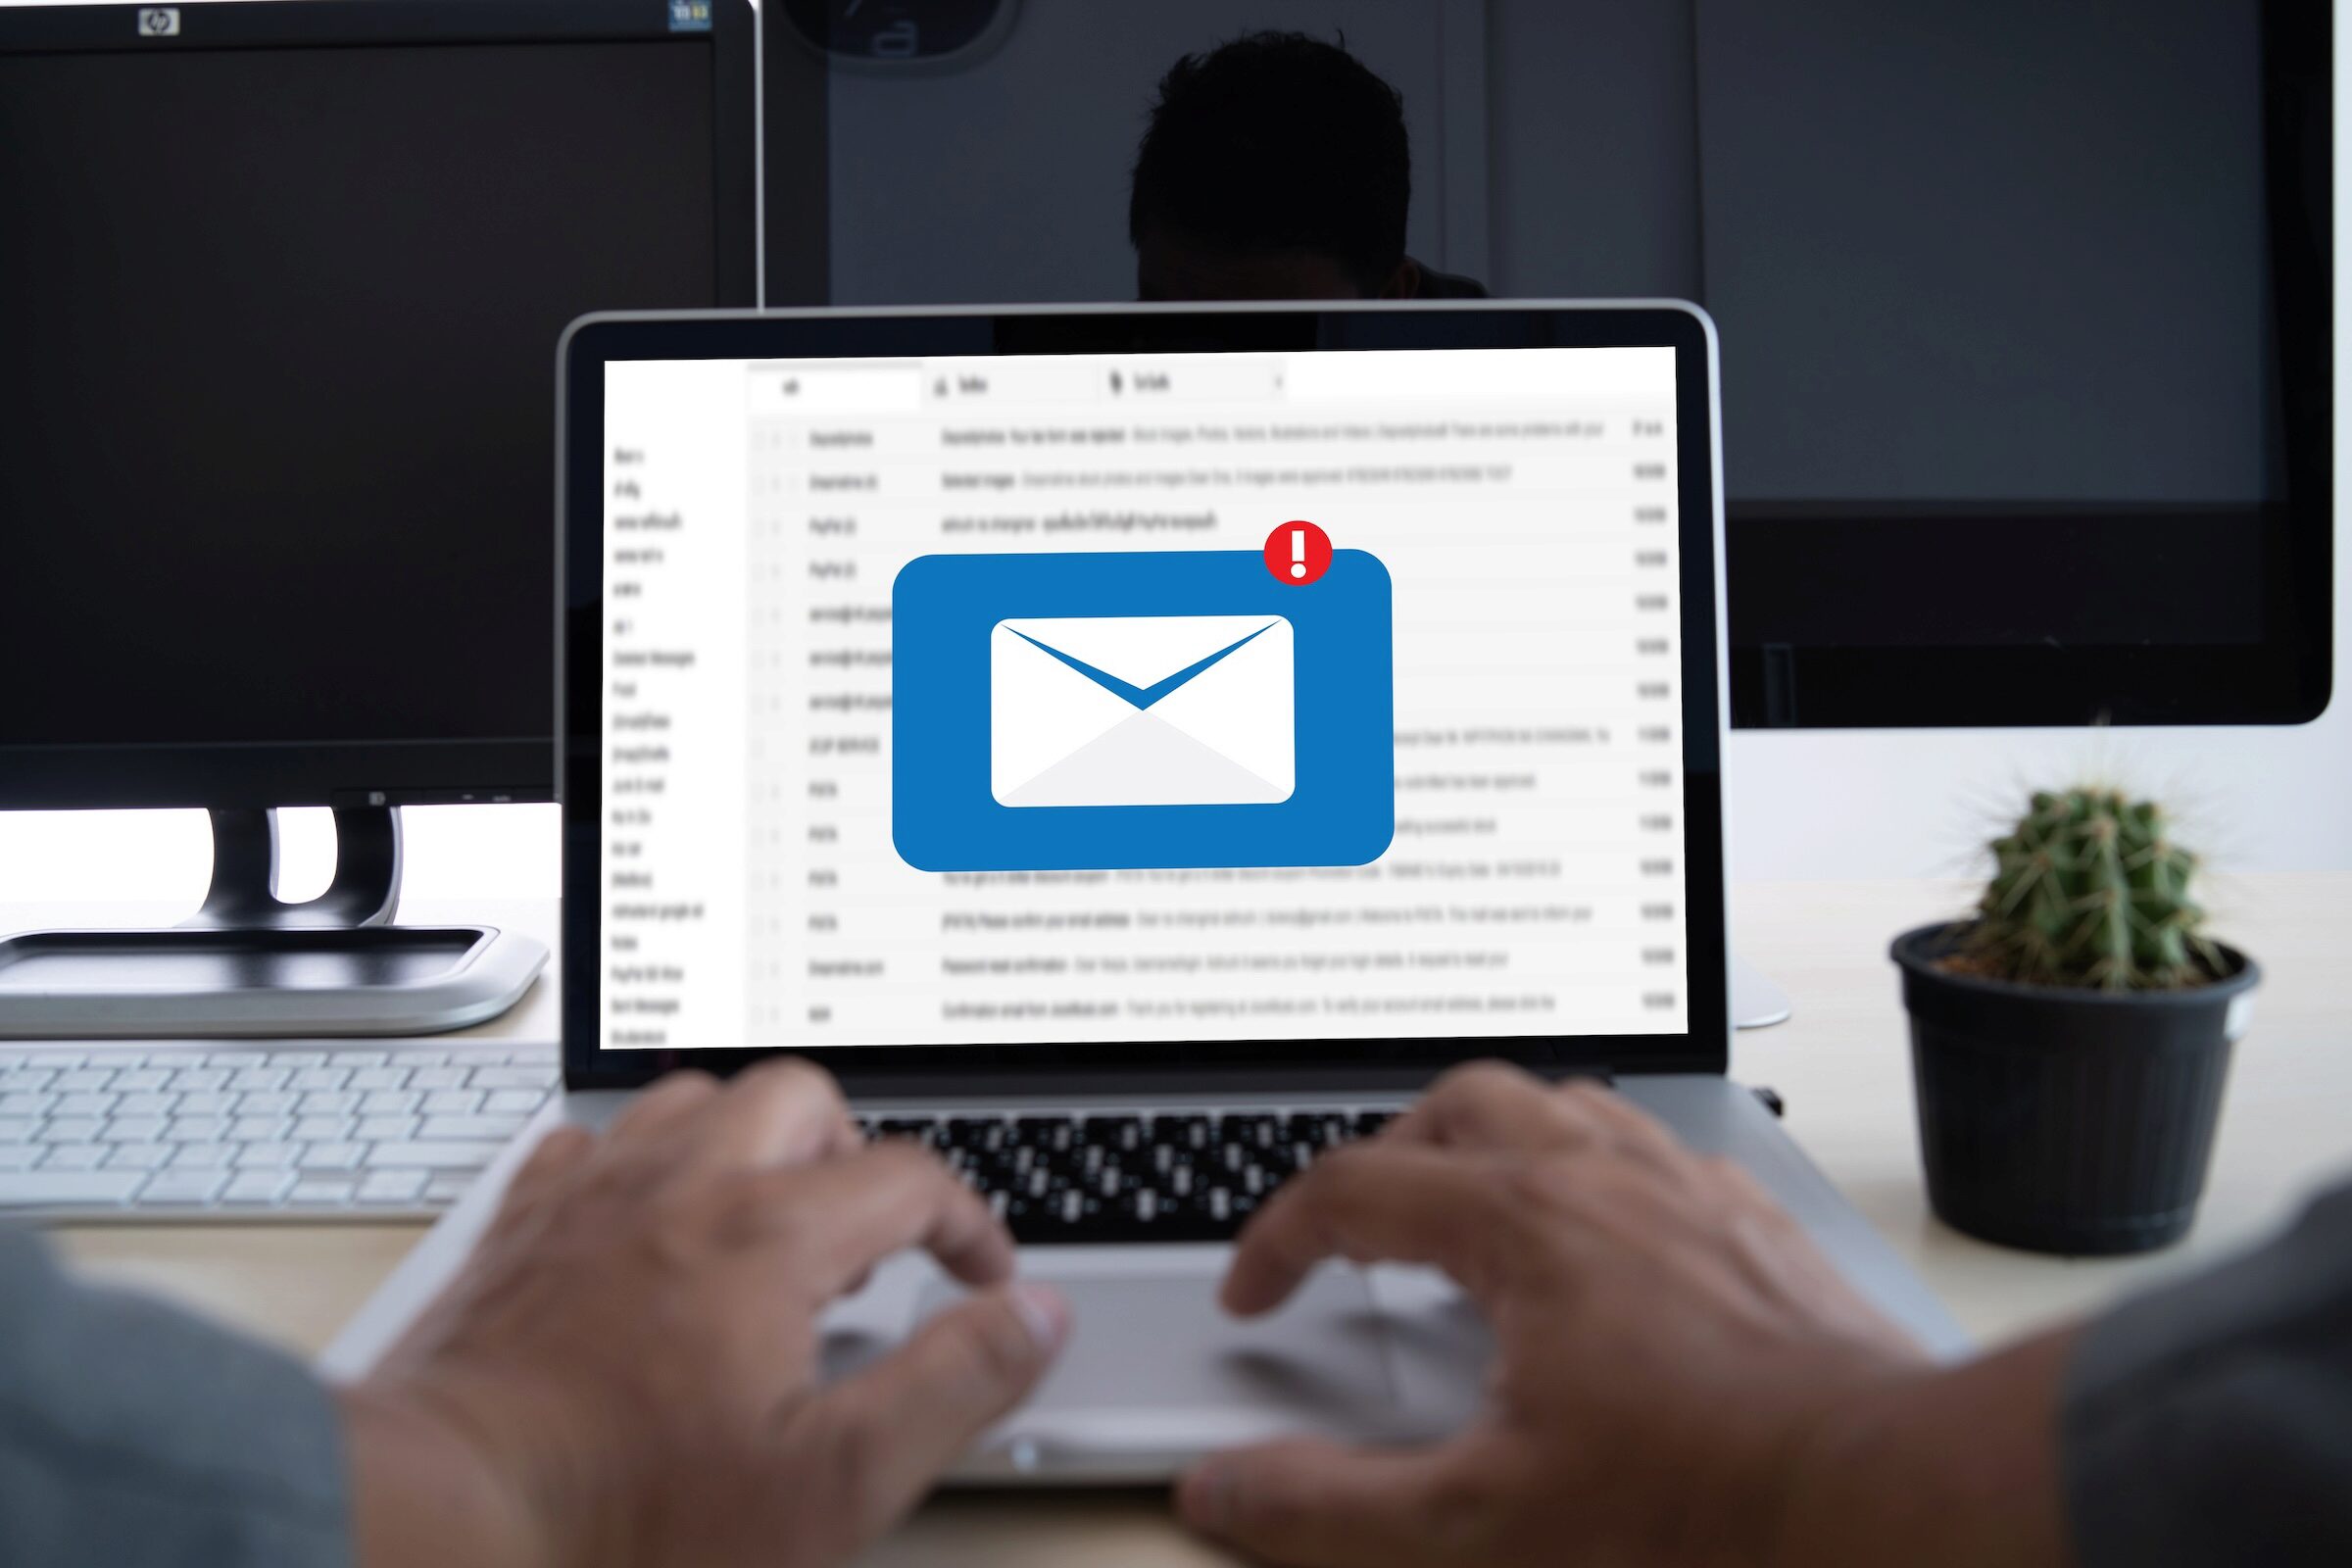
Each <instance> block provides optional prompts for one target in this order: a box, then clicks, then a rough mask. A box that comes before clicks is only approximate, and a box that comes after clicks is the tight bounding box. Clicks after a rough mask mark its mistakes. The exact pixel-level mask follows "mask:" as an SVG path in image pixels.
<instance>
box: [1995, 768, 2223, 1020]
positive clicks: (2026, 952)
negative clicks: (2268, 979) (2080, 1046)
mask: <svg viewBox="0 0 2352 1568" xmlns="http://www.w3.org/2000/svg"><path fill="white" fill-rule="evenodd" d="M1992 854H1993V862H1994V864H1993V874H1992V880H1991V881H1990V882H1989V883H1987V884H1986V885H1985V897H1984V898H1983V899H1982V900H1980V901H1979V902H1978V905H1977V916H1976V920H1975V922H1974V923H1973V924H1972V925H1970V926H1969V927H1968V928H1967V932H1966V935H1965V936H1964V937H1963V939H1962V942H1961V946H1960V950H1959V951H1960V954H1961V956H1963V958H1964V960H1965V961H1967V962H1968V963H1969V965H1970V966H1971V967H1973V968H1975V969H1977V970H1978V971H1979V972H1981V973H1984V974H1986V975H1989V976H1992V977H1994V978H1998V979H2003V980H2016V981H2023V982H2026V983H2028V984H2032V985H2049V986H2085V987H2091V988H2095V989H2097V990H2102V991H2172V990H2179V989H2180V988H2181V987H2184V986H2193V985H2198V984H2201V983H2203V982H2204V981H2205V980H2206V979H2208V978H2209V977H2211V976H2212V975H2214V974H2216V973H2218V972H2219V971H2220V967H2221V957H2220V954H2219V952H2218V950H2217V949H2216V948H2215V947H2214V945H2213V943H2212V942H2211V941H2209V940H2207V939H2206V938H2205V937H2204V936H2203V935H2201V934H2200V931H2199V928H2200V927H2201V926H2202V925H2203V923H2204V920H2205V911H2204V910H2203V909H2201V908H2199V907H2197V906H2196V905H2195V904H2193V903H2192V902H2190V900H2189V897H2188V884H2189V879H2190V878H2191V877H2192V876H2193V875H2194V874H2195V872H2196V867H2197V858H2196V857H2195V856H2193V855H2191V854H2189V853H2188V851H2186V850H2184V849H2181V848H2180V846H2179V845H2177V844H2175V843H2173V842H2172V841H2171V840H2170V839H2169V838H2167V837H2166V836H2165V819H2164V812H2163V810H2162V809H2160V808H2159V807H2158V806H2157V805H2156V804H2155V803H2154V802H2152V801H2140V802H2137V803H2133V802H2131V801H2128V800H2126V799H2125V797H2124V795H2123V794H2122V792H2120V791H2117V790H2110V789H2088V788H2079V789H2071V790H2068V791H2066V792H2065V793H2064V794H2049V793H2043V792H2037V793H2036V794H2035V795H2034V802H2033V809H2031V810H2029V811H2027V812H2026V814H2025V815H2024V816H2023V817H2021V818H2019V819H2018V823H2017V825H2016V826H2015V827H2014V828H2011V829H2010V830H2009V831H2008V832H2007V833H2006V834H2004V835H2002V836H2001V837H2000V838H1997V839H1995V840H1993V841H1992Z"/></svg>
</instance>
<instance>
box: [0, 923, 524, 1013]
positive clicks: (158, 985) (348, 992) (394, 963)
mask: <svg viewBox="0 0 2352 1568" xmlns="http://www.w3.org/2000/svg"><path fill="white" fill-rule="evenodd" d="M546 966H547V948H546V946H545V945H544V944H542V943H540V942H539V941H537V940H536V939H534V938H531V937H526V936H524V935H522V934H521V933H519V932H515V931H502V930H500V929H498V928H497V927H495V926H486V925H460V926H349V927H342V928H331V927H317V926H309V927H305V926H293V927H287V926H257V927H251V928H247V929H236V928H232V927H215V928H210V929H199V928H192V927H186V926H180V927H172V928H167V929H164V930H155V931H27V932H24V933H21V934H20V935H17V936H13V937H7V938H0V1040H124V1039H206V1040H211V1039H221V1038H236V1039H284V1038H287V1037H289V1036H300V1037H305V1038H309V1037H314V1036H316V1037H328V1038H331V1037H336V1036H351V1035H422V1034H437V1033H439V1032H441V1031H442V1030H445V1029H463V1028H465V1027H466V1026H467V1025H468V1024H476V1023H480V1022H482V1021H483V1020H485V1019H488V1018H495V1017H497V1016H498V1015H499V1014H500V1013H502V1012H504V1011H506V1010H507V1009H508V1008H509V1007H511V1006H513V1005H515V1003H516V1002H518V1001H520V1000H521V998H522V994H523V993H524V992H525V991H528V990H529V989H530V986H531V982H532V980H534V979H535V978H537V976H538V974H539V971H540V970H541V969H543V968H545V967H546Z"/></svg>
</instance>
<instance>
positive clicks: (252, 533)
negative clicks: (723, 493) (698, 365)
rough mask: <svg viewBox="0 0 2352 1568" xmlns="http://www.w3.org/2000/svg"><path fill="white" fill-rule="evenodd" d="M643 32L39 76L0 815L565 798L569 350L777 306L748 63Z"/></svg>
mask: <svg viewBox="0 0 2352 1568" xmlns="http://www.w3.org/2000/svg"><path fill="white" fill-rule="evenodd" d="M341 9H342V8H341V7H332V6H303V7H284V8H280V7H242V6H240V7H204V8H195V7H191V8H189V9H188V10H187V11H186V12H185V13H184V15H185V16H186V18H187V21H188V31H189V32H190V33H191V34H194V33H197V32H198V31H199V30H200V26H201V25H204V24H205V23H207V22H208V20H209V19H208V15H207V14H208V13H226V12H250V11H254V10H270V11H281V10H282V11H284V12H289V13H291V12H295V11H310V12H314V13H318V12H327V11H336V10H341ZM354 9H355V10H364V11H367V12H373V13H375V14H376V15H377V17H378V19H379V20H380V19H381V17H382V16H383V15H384V14H386V13H392V14H395V15H396V16H397V15H398V14H400V13H406V14H407V15H406V17H405V18H404V19H402V20H407V21H410V22H412V23H413V22H414V21H415V20H416V19H417V17H419V16H425V17H429V16H430V14H431V12H432V9H433V8H430V7H382V6H377V7H368V8H354ZM506 9H507V11H508V12H509V13H510V14H511V13H513V12H514V10H515V8H514V7H511V6H510V7H508V8H506ZM562 9H563V8H548V9H547V10H546V11H545V12H544V13H543V15H544V16H545V17H546V18H550V19H552V18H553V17H555V16H557V15H560V13H561V11H562ZM613 9H614V8H613V7H610V6H607V7H604V8H603V11H604V13H605V17H606V20H608V21H610V20H611V17H612V14H613ZM630 10H631V12H632V14H637V13H641V14H642V15H643V17H645V18H648V19H652V20H653V22H654V27H653V29H652V30H651V31H650V33H649V35H646V36H640V37H634V38H629V37H599V36H585V37H564V36H533V37H515V36H508V37H494V38H489V39H465V40H462V41H461V40H449V41H403V40H401V39H399V38H397V37H394V38H389V39H387V38H384V37H381V36H368V37H360V38H337V39H334V40H331V41H326V42H321V43H318V44H314V45H305V44H302V43H294V44H291V45H289V44H287V43H285V42H284V41H283V40H280V41H279V43H278V46H274V47H188V48H171V47H159V48H156V49H154V50H152V51H149V50H142V49H135V48H134V49H129V50H124V49H120V48H117V49H113V50H91V51H80V52H76V51H72V50H60V51H48V52H15V53H12V52H0V212H6V213H9V214H13V215H16V217H15V220H14V221H10V222H9V224H8V231H9V232H8V237H7V240H6V242H5V243H0V366H5V367H6V371H5V373H0V519H4V522H0V526H4V527H5V532H6V538H7V543H6V546H5V549H6V555H7V569H6V570H5V571H0V669H4V670H7V671H9V672H10V673H9V676H8V680H7V682H6V692H5V695H4V696H0V804H18V805H32V804H52V805H73V804H98V803H99V802H100V801H105V802H108V803H110V804H134V803H143V804H184V805H225V804H281V803H283V804H299V803H303V802H306V801H308V802H325V801H328V800H333V799H343V798H346V797H349V796H350V795H351V794H353V792H362V791H370V790H375V789H387V790H388V791H389V798H391V799H394V800H399V799H403V798H406V799H412V800H414V799H436V798H451V797H453V796H455V795H457V794H458V793H460V792H466V793H472V792H475V791H480V792H483V793H497V794H502V795H508V796H519V797H533V796H535V797H538V798H546V797H547V796H548V795H549V793H550V791H551V788H552V782H553V781H552V776H551V775H552V762H551V760H550V757H549V754H548V752H547V748H548V746H549V745H550V740H549V737H550V736H551V734H552V729H553V704H554V697H553V693H554V689H555V686H554V667H553V641H554V636H553V625H554V615H553V608H552V601H553V583H554V575H555V573H554V555H555V544H554V541H555V530H554V524H553V488H554V487H553V454H554V451H555V415H554V408H555V375H554V368H555V363H556V346H557V340H558V338H559V337H560V336H561V334H562V332H563V329H564V326H565V324H566V323H568V322H569V321H570V320H571V319H573V318H575V317H577V316H579V315H581V314H583V313H585V312H587V311H590V310H596V309H607V308H621V307H693V306H711V305H714V304H729V303H751V300H750V298H749V294H750V289H751V286H752V285H751V282H750V278H751V272H752V266H753V261H752V256H751V253H750V252H751V247H750V244H749V235H748V227H749V222H748V220H749V217H750V213H749V207H750V200H749V182H748V179H747V180H746V181H745V198H744V201H743V204H742V205H743V207H744V208H745V211H744V212H743V213H742V214H741V215H726V218H725V219H722V212H721V208H722V206H723V205H724V204H725V203H727V202H729V201H730V200H731V199H732V196H731V193H730V192H729V191H727V190H726V189H724V188H723V187H722V182H721V180H720V179H719V178H718V177H716V176H715V174H714V159H715V157H716V154H715V151H714V150H715V148H716V146H717V144H718V142H719V139H720V134H721V130H722V126H721V124H720V123H719V122H720V105H719V102H718V99H719V93H718V91H717V82H718V73H716V72H714V70H713V62H712V54H713V49H712V39H711V34H710V33H709V32H702V33H699V34H697V33H691V32H686V33H679V34H676V35H674V36H670V35H665V34H664V33H663V32H662V30H660V29H661V28H662V21H661V19H662V15H663V13H662V8H661V7H659V6H640V7H633V8H630ZM114 14H115V15H117V16H121V17H123V19H124V22H125V25H124V30H125V31H127V12H126V11H121V12H116V13H114ZM590 15H591V16H593V13H590ZM412 30H413V29H412ZM204 41H205V40H203V39H200V38H191V39H190V42H191V43H197V44H201V43H202V42H204ZM745 69H746V74H747V75H748V72H749V68H748V65H747V66H746V68H745ZM743 121H744V123H743V124H742V126H741V127H740V132H739V133H740V134H741V135H742V136H743V137H744V138H746V139H747V140H748V137H749V133H750V126H749V115H748V113H746V114H745V115H744V117H743ZM748 156H749V155H748V152H747V153H746V154H745V158H746V159H747V161H748ZM737 216H740V218H741V219H742V220H743V222H742V224H741V227H740V229H739V232H740V233H741V237H742V239H743V241H744V243H743V244H742V246H741V249H742V251H743V254H742V255H741V256H740V257H739V258H738V257H734V256H731V255H729V254H727V253H726V250H725V248H724V247H723V245H722V230H723V229H725V228H726V227H728V226H729V222H728V221H729V220H732V219H733V218H735V217H737ZM182 748H187V749H193V750H189V751H182V750H180V749H182ZM198 753H201V754H203V755H202V756H199V755H198ZM63 757H70V758H71V760H72V762H73V766H72V768H71V769H69V771H71V772H72V773H73V774H75V775H76V777H75V778H73V780H70V781H68V780H63V779H61V778H60V777H59V775H58V773H57V768H58V766H59V765H60V764H59V759H60V758H63ZM237 758H243V759H245V761H244V763H243V764H242V765H233V764H234V760H235V759H237ZM158 759H163V760H164V761H162V763H161V765H160V766H159V765H158V761H157V760H158ZM223 759H228V760H229V765H224V763H223ZM12 775H13V776H14V777H16V779H17V780H18V784H17V785H15V786H13V787H12V785H11V784H10V783H9V782H7V780H8V778H9V777H10V776H12ZM44 779H49V780H55V781H56V782H52V783H50V784H48V785H47V786H44V785H43V784H42V783H41V782H39V781H41V780H44ZM110 780H111V782H110ZM69 784H70V785H71V790H70V794H71V798H53V799H49V800H46V801H43V800H41V799H38V797H40V796H42V795H44V794H54V793H55V792H57V791H59V790H62V789H66V788H68V785H69ZM255 794H260V795H262V796H263V797H264V798H263V799H260V800H253V799H240V797H250V796H252V795H255ZM26 796H31V797H35V798H33V799H26V798H25V797H26Z"/></svg>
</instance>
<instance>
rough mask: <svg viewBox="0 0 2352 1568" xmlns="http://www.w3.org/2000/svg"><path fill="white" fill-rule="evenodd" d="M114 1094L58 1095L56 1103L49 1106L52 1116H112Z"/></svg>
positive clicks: (113, 1111)
mask: <svg viewBox="0 0 2352 1568" xmlns="http://www.w3.org/2000/svg"><path fill="white" fill-rule="evenodd" d="M115 1098H116V1097H115V1096H113V1095H99V1094H72V1095H60V1096H59V1097H58V1101H57V1103H56V1104H54V1105H52V1106H50V1107H49V1114H50V1115H52V1116H112V1115H113V1114H114V1113H115Z"/></svg>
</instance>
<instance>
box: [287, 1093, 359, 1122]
mask: <svg viewBox="0 0 2352 1568" xmlns="http://www.w3.org/2000/svg"><path fill="white" fill-rule="evenodd" d="M359 1108H360V1097H359V1095H358V1094H357V1093H356V1092H354V1091H352V1090H349V1089H338V1090H334V1091H332V1092H327V1093H313V1094H308V1095H304V1096H302V1097H301V1098H300V1099H298V1100H296V1101H295V1102H294V1113H295V1114H296V1115H298V1116H348V1115H350V1114H351V1113H352V1112H353V1111H355V1110H358V1109H359Z"/></svg>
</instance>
